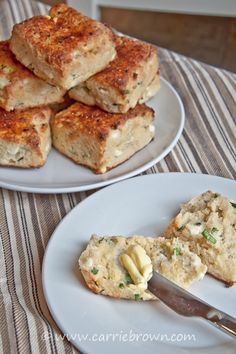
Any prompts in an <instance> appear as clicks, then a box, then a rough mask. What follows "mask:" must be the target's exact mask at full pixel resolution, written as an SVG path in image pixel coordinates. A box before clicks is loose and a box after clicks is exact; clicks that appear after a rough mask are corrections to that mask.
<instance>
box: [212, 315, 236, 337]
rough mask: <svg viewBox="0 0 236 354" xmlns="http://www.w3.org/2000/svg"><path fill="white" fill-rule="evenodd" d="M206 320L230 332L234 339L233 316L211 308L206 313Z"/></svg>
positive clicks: (235, 327)
mask: <svg viewBox="0 0 236 354" xmlns="http://www.w3.org/2000/svg"><path fill="white" fill-rule="evenodd" d="M207 320H208V321H209V322H210V323H212V324H213V325H215V326H216V327H218V328H219V329H221V330H222V331H224V332H226V333H227V334H230V335H231V336H232V337H233V338H234V339H235V337H236V319H235V318H234V317H231V316H230V315H228V314H226V313H224V312H221V311H219V310H216V309H212V310H210V311H209V312H208V314H207Z"/></svg>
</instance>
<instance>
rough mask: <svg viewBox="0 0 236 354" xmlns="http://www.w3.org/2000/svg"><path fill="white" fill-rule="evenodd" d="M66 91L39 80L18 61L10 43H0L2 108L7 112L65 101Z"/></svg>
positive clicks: (0, 101) (0, 99)
mask: <svg viewBox="0 0 236 354" xmlns="http://www.w3.org/2000/svg"><path fill="white" fill-rule="evenodd" d="M64 93H65V91H64V90H63V89H61V88H59V87H56V86H52V85H49V84H48V83H47V82H45V81H43V80H41V79H39V78H38V77H37V76H35V75H34V74H33V73H32V72H31V71H30V70H28V69H27V68H25V67H24V66H23V65H22V64H21V63H20V62H19V61H17V60H16V58H15V56H14V55H13V54H12V52H11V51H10V48H9V42H8V41H4V42H0V107H2V108H4V109H5V110H6V111H12V110H14V109H25V108H31V107H36V106H42V105H47V104H53V103H59V102H62V101H63V95H64Z"/></svg>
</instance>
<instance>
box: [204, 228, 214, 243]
mask: <svg viewBox="0 0 236 354" xmlns="http://www.w3.org/2000/svg"><path fill="white" fill-rule="evenodd" d="M202 236H203V237H205V239H206V240H207V241H209V242H211V243H213V244H215V243H216V239H215V237H213V236H212V235H211V233H210V232H209V231H208V230H207V229H205V230H203V231H202Z"/></svg>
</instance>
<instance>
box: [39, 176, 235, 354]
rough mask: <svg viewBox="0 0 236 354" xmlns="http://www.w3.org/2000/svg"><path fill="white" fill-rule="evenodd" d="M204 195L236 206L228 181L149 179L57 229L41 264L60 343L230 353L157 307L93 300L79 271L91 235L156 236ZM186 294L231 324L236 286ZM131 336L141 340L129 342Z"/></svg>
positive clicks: (110, 192) (216, 337)
mask: <svg viewBox="0 0 236 354" xmlns="http://www.w3.org/2000/svg"><path fill="white" fill-rule="evenodd" d="M208 189H212V190H214V191H216V192H220V193H222V194H224V195H226V196H228V197H230V198H232V199H233V200H236V188H235V182H233V181H231V180H228V179H224V178H220V177H213V176H207V175H197V174H184V173H183V174H180V173H170V174H156V175H148V176H141V177H136V178H132V179H129V180H126V181H123V182H120V183H117V184H114V185H112V186H109V187H107V188H105V189H103V190H101V191H99V192H97V193H94V194H93V195H91V196H90V197H89V198H87V199H85V201H83V202H82V203H80V204H79V205H78V206H77V207H75V208H74V209H73V210H72V211H71V212H70V213H69V214H68V215H67V216H66V217H65V218H64V220H63V221H62V222H61V223H60V225H59V226H58V227H57V229H56V231H55V232H54V234H53V236H52V238H51V239H50V241H49V244H48V246H47V250H46V253H45V257H44V262H43V288H44V294H45V297H46V300H47V304H48V307H49V309H50V311H51V314H52V316H53V317H54V319H55V321H56V322H57V324H58V326H59V327H60V329H61V330H62V332H63V333H64V334H65V337H67V338H68V339H69V340H70V341H71V342H72V343H73V344H74V345H75V346H76V347H77V348H79V349H81V350H82V352H84V353H96V354H99V353H101V354H111V353H112V354H120V353H129V354H138V353H140V354H143V353H148V354H151V353H157V352H158V353H162V354H165V353H168V354H169V353H176V354H177V353H186V354H188V353H189V352H190V348H191V353H192V352H193V353H198V354H199V353H205V354H210V353H212V354H213V353H214V354H217V353H219V354H222V353H225V354H226V353H227V354H230V353H231V354H233V353H235V341H234V342H233V341H232V339H231V338H230V337H228V336H227V335H225V334H223V333H222V332H220V331H218V330H217V329H215V328H214V327H212V326H211V325H209V324H208V323H206V322H204V321H203V320H200V319H196V318H194V319H193V318H192V319H191V318H185V317H181V316H179V315H177V314H175V313H174V312H173V311H171V310H170V309H168V308H167V307H166V306H165V305H163V304H162V303H161V302H155V301H152V302H145V303H141V302H138V303H137V302H135V301H128V300H117V299H112V298H108V297H105V296H102V295H96V294H94V293H92V292H91V291H89V290H88V289H87V287H86V286H85V284H84V281H83V279H82V277H81V275H80V272H79V269H78V264H77V260H78V258H79V256H80V254H81V252H82V251H83V250H84V249H85V247H86V244H87V243H88V241H89V238H90V235H91V234H92V233H97V234H98V235H127V236H130V235H133V234H142V235H145V236H155V235H160V233H161V232H162V230H163V229H164V227H165V226H166V225H167V224H168V223H169V221H170V219H171V218H172V217H173V216H174V215H175V213H176V212H177V211H178V208H179V205H180V203H183V202H186V201H188V200H189V199H190V198H192V197H193V196H194V195H197V194H200V193H202V192H204V191H206V190H208ZM191 291H192V292H193V293H194V294H196V295H197V296H199V297H200V298H202V299H203V300H205V301H207V302H209V303H210V304H211V305H213V306H215V307H218V308H219V309H221V310H223V311H225V312H228V313H229V314H231V315H232V316H235V317H236V306H235V297H236V286H234V287H231V288H226V287H225V286H224V285H223V284H222V283H221V282H219V281H217V280H215V279H213V278H211V277H209V276H206V277H205V278H204V279H203V280H202V281H200V282H198V283H197V284H195V285H194V286H192V288H191ZM136 334H139V339H137V338H138V337H135V338H136V339H134V336H135V335H136ZM151 335H155V336H156V340H154V339H153V338H152V340H151V338H150V336H151ZM158 336H159V337H158Z"/></svg>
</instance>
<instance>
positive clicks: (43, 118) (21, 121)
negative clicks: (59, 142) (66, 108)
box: [0, 106, 51, 168]
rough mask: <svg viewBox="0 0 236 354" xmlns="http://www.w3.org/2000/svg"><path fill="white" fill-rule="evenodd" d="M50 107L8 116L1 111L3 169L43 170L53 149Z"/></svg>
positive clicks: (0, 138)
mask: <svg viewBox="0 0 236 354" xmlns="http://www.w3.org/2000/svg"><path fill="white" fill-rule="evenodd" d="M50 116H51V110H50V108H48V107H46V106H45V107H38V108H29V109H25V110H20V111H13V112H6V111H4V110H3V109H2V108H0V165H1V166H14V167H22V168H29V167H40V166H42V165H44V163H45V162H46V159H47V155H48V153H49V151H50V148H51V135H50V124H49V121H50Z"/></svg>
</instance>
